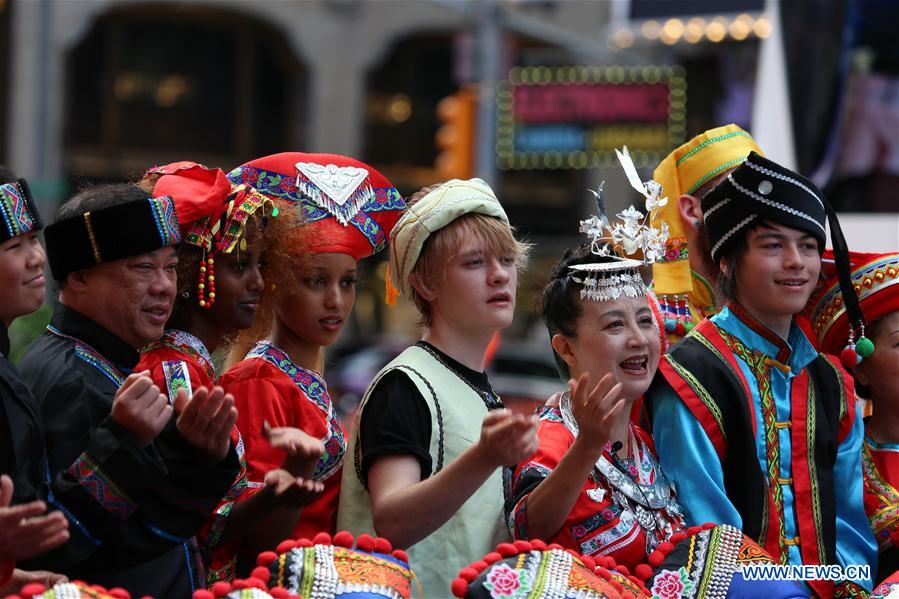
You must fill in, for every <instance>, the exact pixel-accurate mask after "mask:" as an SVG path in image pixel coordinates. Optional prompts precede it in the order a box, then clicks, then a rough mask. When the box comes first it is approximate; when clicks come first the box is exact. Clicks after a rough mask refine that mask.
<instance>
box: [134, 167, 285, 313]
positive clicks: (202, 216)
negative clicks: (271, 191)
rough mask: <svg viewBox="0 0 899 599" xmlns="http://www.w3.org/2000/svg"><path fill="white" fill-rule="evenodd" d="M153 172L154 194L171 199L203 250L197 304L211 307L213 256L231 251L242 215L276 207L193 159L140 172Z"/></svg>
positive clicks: (186, 231)
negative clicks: (267, 207)
mask: <svg viewBox="0 0 899 599" xmlns="http://www.w3.org/2000/svg"><path fill="white" fill-rule="evenodd" d="M154 177H158V178H157V179H156V180H155V184H154V186H153V194H154V195H156V196H168V197H171V198H172V200H173V201H174V203H175V212H176V213H177V215H178V221H179V223H180V224H181V231H182V238H183V239H184V241H186V242H187V243H190V244H192V245H195V246H197V247H200V248H202V249H203V250H204V256H203V262H202V263H201V265H200V277H199V279H200V280H199V282H198V283H197V298H198V301H199V304H200V306H202V307H204V308H210V307H212V305H213V304H214V303H215V255H216V254H218V253H223V254H229V253H231V252H232V251H233V250H234V248H235V247H236V246H237V244H238V243H239V242H240V238H241V235H242V234H243V231H244V228H245V227H246V223H247V220H248V219H249V218H250V217H251V216H252V215H253V214H255V213H256V211H258V210H260V209H262V210H263V214H265V210H266V205H268V206H269V209H270V214H271V215H272V216H273V217H274V216H277V214H278V208H277V206H275V205H274V204H273V202H272V200H271V199H270V198H268V197H267V196H265V195H263V194H260V193H257V192H256V191H254V190H253V189H251V188H249V187H247V186H246V185H232V184H231V182H230V181H229V180H228V177H227V176H226V175H225V172H224V171H222V170H221V169H217V168H214V169H211V168H207V167H205V166H203V165H200V164H197V163H195V162H186V161H182V162H173V163H171V164H166V165H163V166H156V167H153V168H151V169H150V170H148V171H147V172H146V174H145V175H144V178H145V179H151V180H152V178H154ZM244 243H245V242H244ZM245 247H246V246H245V245H244V246H243V247H242V248H241V249H245Z"/></svg>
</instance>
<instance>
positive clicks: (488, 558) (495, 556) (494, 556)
mask: <svg viewBox="0 0 899 599" xmlns="http://www.w3.org/2000/svg"><path fill="white" fill-rule="evenodd" d="M501 559H503V556H501V555H500V554H499V553H497V552H495V551H491V552H490V553H488V554H487V555H485V556H484V561H485V562H487V563H488V564H494V563H496V562H498V561H499V560H501Z"/></svg>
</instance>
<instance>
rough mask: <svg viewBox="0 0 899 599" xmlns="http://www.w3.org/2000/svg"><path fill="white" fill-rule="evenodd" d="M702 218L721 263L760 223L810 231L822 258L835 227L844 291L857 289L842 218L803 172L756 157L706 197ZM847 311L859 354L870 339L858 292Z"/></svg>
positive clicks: (848, 301)
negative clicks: (858, 342)
mask: <svg viewBox="0 0 899 599" xmlns="http://www.w3.org/2000/svg"><path fill="white" fill-rule="evenodd" d="M702 217H703V220H704V221H705V228H706V231H707V232H708V236H709V246H710V247H711V254H712V260H714V262H715V263H716V264H717V263H718V261H719V260H720V259H721V256H723V255H724V253H725V252H726V251H727V249H728V248H729V247H732V246H733V244H734V243H736V242H737V241H739V240H740V238H741V237H742V236H743V234H745V232H746V230H747V229H749V228H750V227H752V226H753V225H755V224H756V223H758V222H759V221H763V220H770V221H773V222H776V223H779V224H782V225H784V226H787V227H791V228H794V229H798V230H800V231H805V232H807V233H808V234H809V235H811V236H812V237H814V238H815V239H817V240H818V250H819V251H820V252H822V253H823V252H824V245H825V242H826V241H827V232H826V229H825V227H826V226H827V225H830V238H831V242H832V244H833V258H834V266H835V270H836V274H837V279H838V281H839V286H840V287H841V288H842V289H852V288H853V286H852V277H851V275H850V273H851V268H850V263H849V248H848V246H847V245H846V239H845V238H844V237H843V230H842V228H841V227H840V221H839V219H838V218H837V214H836V212H834V209H833V207H832V206H831V205H830V203H829V202H828V201H827V199H826V198H825V197H824V195H823V194H822V193H821V190H819V189H818V188H817V187H816V186H815V184H814V183H812V182H811V181H809V180H808V179H806V178H805V177H803V176H802V175H800V174H799V173H795V172H793V171H791V170H790V169H788V168H784V167H782V166H781V165H779V164H777V163H776V162H773V161H771V160H768V159H767V158H763V157H762V156H759V155H758V154H756V153H755V152H752V153H750V154H749V157H748V158H746V161H745V162H743V164H741V165H740V166H738V167H737V168H736V169H734V171H733V172H731V173H730V174H729V175H728V176H727V178H726V179H725V180H724V181H722V182H721V183H720V184H718V186H717V187H715V188H714V189H712V190H711V191H710V192H709V193H707V194H706V195H705V197H703V198H702ZM845 308H846V315H847V317H848V320H849V347H850V348H851V349H853V350H854V349H855V340H856V339H859V340H861V339H862V338H864V334H865V318H864V315H863V314H862V311H861V307H860V306H859V302H858V297H857V296H856V295H855V294H854V293H850V294H847V296H846V298H845ZM872 351H873V350H872Z"/></svg>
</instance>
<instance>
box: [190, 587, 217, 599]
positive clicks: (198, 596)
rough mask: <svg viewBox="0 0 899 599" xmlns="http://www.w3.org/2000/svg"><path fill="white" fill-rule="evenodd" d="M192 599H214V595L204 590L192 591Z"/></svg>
mask: <svg viewBox="0 0 899 599" xmlns="http://www.w3.org/2000/svg"><path fill="white" fill-rule="evenodd" d="M194 599H215V595H213V594H212V593H210V592H209V591H207V590H206V589H200V590H199V591H194Z"/></svg>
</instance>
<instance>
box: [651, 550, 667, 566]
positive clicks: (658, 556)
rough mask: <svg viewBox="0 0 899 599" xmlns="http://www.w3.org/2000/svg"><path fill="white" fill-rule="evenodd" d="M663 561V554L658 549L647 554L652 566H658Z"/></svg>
mask: <svg viewBox="0 0 899 599" xmlns="http://www.w3.org/2000/svg"><path fill="white" fill-rule="evenodd" d="M664 561H665V555H664V554H663V553H662V552H661V551H659V550H658V549H656V550H655V551H653V552H652V553H650V554H649V565H650V566H652V567H653V568H658V567H659V566H661V565H662V562H664Z"/></svg>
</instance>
